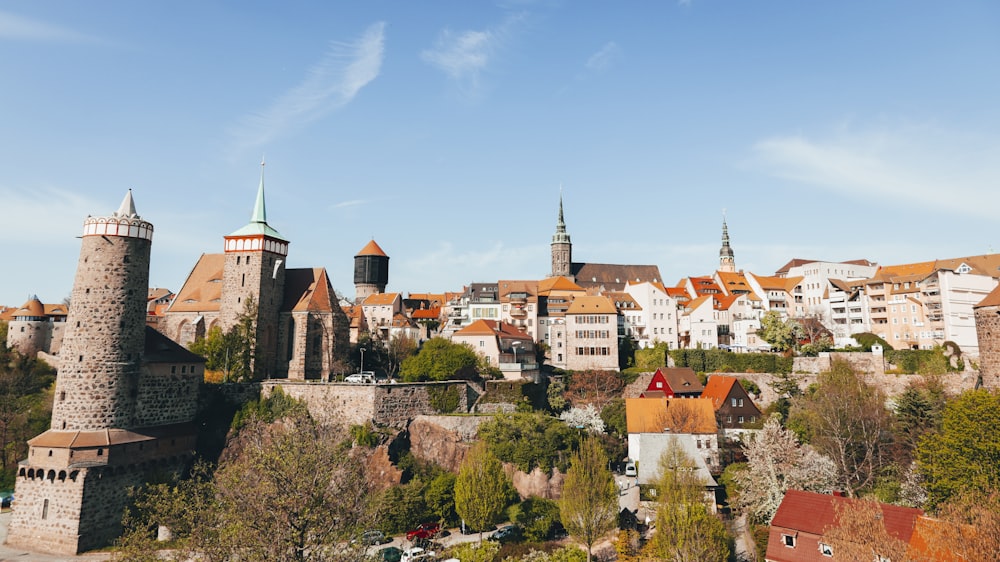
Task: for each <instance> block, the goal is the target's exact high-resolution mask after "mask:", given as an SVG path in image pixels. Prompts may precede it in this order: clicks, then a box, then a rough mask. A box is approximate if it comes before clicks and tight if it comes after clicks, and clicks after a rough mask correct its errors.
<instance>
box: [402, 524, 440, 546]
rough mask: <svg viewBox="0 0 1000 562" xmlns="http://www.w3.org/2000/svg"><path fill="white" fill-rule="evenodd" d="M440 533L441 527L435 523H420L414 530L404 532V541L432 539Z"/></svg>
mask: <svg viewBox="0 0 1000 562" xmlns="http://www.w3.org/2000/svg"><path fill="white" fill-rule="evenodd" d="M440 531H441V526H440V525H438V524H437V523H431V522H428V523H421V524H419V525H417V528H416V529H413V530H410V531H407V532H406V540H408V541H410V542H413V539H432V538H434V536H435V535H437V534H438V533H439V532H440Z"/></svg>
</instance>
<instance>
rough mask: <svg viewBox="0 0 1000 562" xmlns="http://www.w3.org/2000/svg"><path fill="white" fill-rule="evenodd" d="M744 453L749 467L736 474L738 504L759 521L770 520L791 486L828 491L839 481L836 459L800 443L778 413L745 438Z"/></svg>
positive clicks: (793, 487) (764, 522)
mask: <svg viewBox="0 0 1000 562" xmlns="http://www.w3.org/2000/svg"><path fill="white" fill-rule="evenodd" d="M743 453H744V454H745V455H746V457H747V468H746V470H743V471H740V472H738V473H736V474H735V475H734V476H733V479H734V480H735V481H736V484H737V486H738V487H739V494H738V496H737V498H736V502H735V505H736V506H737V508H738V509H740V510H741V511H743V512H744V513H746V514H747V516H748V517H749V518H750V519H751V520H752V521H754V522H757V523H763V524H768V523H770V522H771V519H772V518H773V517H774V513H775V512H776V511H777V510H778V506H779V505H781V500H782V499H784V497H785V492H786V491H788V490H789V489H795V490H805V491H809V492H829V491H830V490H831V489H832V488H833V486H834V484H835V483H836V481H837V468H836V466H835V465H834V463H833V461H832V460H830V459H829V458H828V457H825V456H823V455H821V454H820V453H817V452H816V451H815V450H814V449H813V448H812V447H810V446H809V445H800V444H799V440H798V439H797V438H796V437H795V434H794V433H792V432H791V431H788V430H787V429H785V428H783V427H781V423H780V421H779V420H778V417H777V416H771V417H770V418H768V420H767V421H766V422H764V427H763V429H761V430H760V432H759V433H758V434H757V435H756V436H754V437H751V438H750V439H747V440H745V442H744V444H743Z"/></svg>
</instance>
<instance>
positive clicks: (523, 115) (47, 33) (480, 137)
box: [0, 0, 1000, 306]
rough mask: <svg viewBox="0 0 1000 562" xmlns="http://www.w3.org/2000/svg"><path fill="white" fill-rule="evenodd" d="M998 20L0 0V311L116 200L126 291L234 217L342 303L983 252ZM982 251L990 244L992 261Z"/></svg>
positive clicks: (919, 13) (992, 177)
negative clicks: (366, 286)
mask: <svg viewBox="0 0 1000 562" xmlns="http://www.w3.org/2000/svg"><path fill="white" fill-rule="evenodd" d="M998 68H1000V3H997V2H994V1H992V0H990V1H978V2H977V1H968V2H940V1H938V2H925V1H921V0H899V1H893V0H885V1H879V2H872V1H870V0H863V1H850V0H845V1H838V2H801V1H797V0H796V1H792V0H789V1H779V0H759V1H758V0H754V1H751V0H739V1H737V0H730V1H721V0H718V1H710V0H690V1H681V2H676V1H658V2H630V3H619V2H597V1H581V2H569V1H556V0H553V1H539V2H532V1H519V0H511V1H507V2H493V3H490V2H473V1H469V0H461V1H429V2H412V1H402V0H400V1H379V0H372V1H366V2H306V1H302V2H261V1H240V2H237V1H230V2H221V1H169V2H168V1H161V2H154V1H150V2H134V1H110V0H109V1H101V2H77V1H68V0H67V1H50V0H33V1H30V2H28V1H23V2H0V217H2V218H0V232H2V236H3V238H4V239H5V240H7V241H12V242H13V243H8V244H5V252H4V253H5V258H6V259H5V264H6V265H5V266H4V267H3V268H0V304H6V305H10V306H18V305H20V304H22V303H23V302H24V301H25V300H26V298H27V297H28V296H29V295H30V294H38V296H39V297H40V298H41V299H42V300H43V301H46V302H57V301H60V300H61V299H62V298H63V297H65V296H68V295H69V293H70V290H71V286H72V280H73V273H74V271H75V267H76V260H77V256H78V252H79V240H77V239H76V236H78V235H79V234H80V231H81V228H82V222H83V219H84V217H86V216H87V215H88V214H94V215H100V214H107V213H110V212H111V211H113V210H115V209H117V207H118V204H119V203H120V201H121V199H122V197H123V195H124V194H125V192H126V190H127V189H129V188H132V189H133V193H134V197H135V201H136V206H137V208H138V211H139V213H140V214H141V215H142V216H143V217H144V218H145V219H147V220H149V221H151V222H152V223H153V224H154V225H155V228H156V233H155V236H154V243H153V256H152V261H153V264H152V269H151V274H150V281H151V284H152V285H154V286H161V287H167V288H170V289H173V290H174V291H177V290H179V289H180V287H181V284H182V283H183V281H184V279H185V278H186V276H187V274H188V273H189V271H190V269H191V267H192V266H193V265H194V263H195V261H196V260H197V258H198V256H199V255H200V254H201V253H217V252H221V251H222V237H223V236H224V235H226V234H228V233H230V232H232V231H234V230H236V229H238V228H240V227H241V226H243V225H244V224H246V222H247V221H248V219H249V217H250V213H251V210H252V207H253V201H254V196H255V193H256V189H257V185H258V182H259V174H260V161H261V158H262V157H263V158H264V159H265V160H266V162H267V166H266V172H265V185H266V191H267V205H268V218H269V222H270V224H271V225H272V226H273V227H274V228H276V229H277V230H278V231H279V232H281V234H282V235H283V236H284V237H285V238H287V239H289V240H290V241H291V247H290V254H289V258H288V266H289V267H314V266H323V267H326V268H327V270H328V271H329V272H330V274H331V275H332V278H333V284H334V287H335V288H336V289H337V290H338V291H340V292H342V293H344V294H346V295H348V296H353V293H354V289H353V284H352V283H353V277H352V269H353V257H354V254H355V253H356V252H357V251H358V250H359V249H361V248H362V247H363V246H364V245H365V244H366V243H367V242H368V240H369V239H371V238H374V239H375V240H376V241H377V242H378V243H379V245H381V247H382V248H383V249H385V251H386V253H387V254H389V255H390V257H391V262H390V284H389V288H388V289H389V290H391V291H402V292H426V291H430V292H441V291H445V290H459V289H461V287H462V286H463V285H465V284H467V283H470V282H473V281H495V280H496V279H498V278H514V279H518V278H520V279H535V278H542V277H544V276H545V275H546V274H547V273H548V272H549V269H550V266H549V242H550V241H551V236H552V234H553V232H554V230H555V221H556V213H557V207H558V200H559V193H560V186H562V192H563V196H564V198H565V211H566V222H567V227H568V231H569V233H570V235H571V236H572V239H573V243H574V247H573V250H574V259H575V261H591V262H604V263H640V264H655V265H658V266H659V267H660V271H661V272H662V274H663V276H664V280H665V281H666V282H667V283H670V284H672V283H674V282H676V281H677V280H678V279H680V278H681V277H684V276H688V275H702V274H708V273H710V272H712V271H714V269H715V267H716V266H717V264H718V250H719V245H720V227H721V219H722V213H723V209H725V210H726V213H727V214H726V216H727V221H728V224H729V231H730V234H731V236H732V244H733V248H734V250H735V253H736V262H737V266H738V267H740V268H742V269H745V270H748V271H753V272H755V273H761V274H772V273H773V272H774V270H775V269H777V268H778V267H780V266H781V265H783V264H784V263H785V262H786V261H788V260H789V259H791V258H796V257H799V258H813V259H824V260H847V259H857V258H867V259H871V260H874V261H878V262H880V263H884V264H893V263H907V262H913V261H923V260H929V259H934V258H946V257H957V256H962V255H973V254H981V253H988V252H991V251H1000V235H998V234H997V230H998V220H997V218H998V211H997V209H998V208H1000V103H997V100H998V99H1000V74H998V72H997V69H998ZM994 249H995V250H994Z"/></svg>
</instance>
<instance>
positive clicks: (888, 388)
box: [723, 371, 977, 410]
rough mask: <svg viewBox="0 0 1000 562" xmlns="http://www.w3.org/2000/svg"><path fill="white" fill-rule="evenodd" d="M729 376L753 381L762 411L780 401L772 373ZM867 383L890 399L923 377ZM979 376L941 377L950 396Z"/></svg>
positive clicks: (872, 378) (806, 380)
mask: <svg viewBox="0 0 1000 562" xmlns="http://www.w3.org/2000/svg"><path fill="white" fill-rule="evenodd" d="M723 374H725V375H727V376H732V377H736V378H738V379H748V380H752V381H753V382H754V383H756V384H757V386H758V387H760V391H761V395H760V397H757V396H753V395H751V397H752V398H753V401H754V403H755V404H757V407H759V408H760V409H761V410H763V409H765V408H767V407H768V406H769V405H770V404H772V403H773V402H774V401H775V400H777V399H778V394H777V393H776V392H775V391H774V389H773V388H771V383H772V382H774V381H776V380H777V379H778V377H777V376H775V375H773V374H770V373H723ZM791 377H792V378H793V380H795V381H796V382H798V386H799V388H801V389H802V390H805V389H806V388H808V387H809V385H811V384H813V383H815V382H816V379H817V375H815V374H811V373H807V374H803V373H796V374H792V375H791ZM863 377H864V380H865V382H867V383H868V384H870V385H873V386H876V387H878V388H881V389H882V391H883V392H885V393H886V395H887V396H889V397H890V398H891V397H893V396H898V395H899V394H901V393H902V392H903V390H904V389H906V386H907V385H908V384H909V383H910V382H911V381H915V380H921V379H922V378H923V377H922V376H920V375H896V374H885V373H883V374H877V375H876V374H867V375H863ZM976 378H977V374H976V373H975V372H972V371H966V372H963V373H949V374H947V375H942V376H941V381H942V382H943V383H944V387H945V390H946V391H947V392H948V393H950V394H953V395H954V394H960V393H962V392H964V391H966V390H971V389H973V388H975V386H976Z"/></svg>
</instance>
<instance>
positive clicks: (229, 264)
mask: <svg viewBox="0 0 1000 562" xmlns="http://www.w3.org/2000/svg"><path fill="white" fill-rule="evenodd" d="M225 240H226V242H225V260H224V265H223V269H222V302H221V303H220V307H219V319H220V324H221V327H222V330H223V331H227V330H229V329H230V328H232V327H233V326H234V325H236V323H237V321H238V320H239V318H240V316H241V315H242V314H243V313H244V312H245V311H246V310H247V303H248V301H250V300H251V299H252V302H253V304H254V306H255V307H256V323H257V347H258V350H259V351H260V352H259V353H258V355H257V357H256V359H255V360H254V366H253V372H254V375H255V376H256V377H266V376H273V375H274V374H275V372H276V361H277V359H276V356H275V349H276V347H277V337H278V335H277V334H278V313H279V311H280V310H281V303H282V300H283V299H284V294H285V260H286V257H287V256H288V241H287V240H285V239H284V238H282V237H281V235H280V234H278V231H277V230H275V229H273V228H271V227H270V226H269V225H268V224H267V208H266V207H265V204H264V163H263V162H261V168H260V187H259V188H258V189H257V200H256V202H255V203H254V207H253V213H252V214H251V216H250V222H249V223H248V224H247V225H246V226H244V227H243V228H241V229H239V230H237V231H236V232H233V233H232V234H230V235H229V236H226V237H225Z"/></svg>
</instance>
